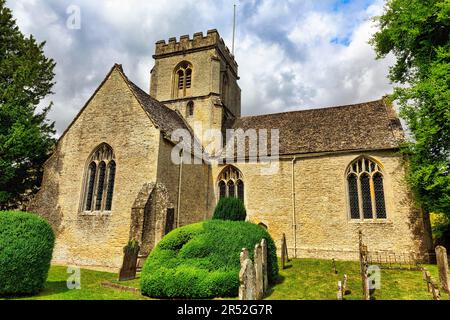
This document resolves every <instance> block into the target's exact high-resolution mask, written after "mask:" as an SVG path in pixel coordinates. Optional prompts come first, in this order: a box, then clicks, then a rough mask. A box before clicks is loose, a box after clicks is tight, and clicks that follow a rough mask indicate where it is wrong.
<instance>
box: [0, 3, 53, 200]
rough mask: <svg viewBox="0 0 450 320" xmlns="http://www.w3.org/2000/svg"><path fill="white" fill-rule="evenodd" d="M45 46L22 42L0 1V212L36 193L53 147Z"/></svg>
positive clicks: (24, 39) (49, 70) (28, 39)
mask: <svg viewBox="0 0 450 320" xmlns="http://www.w3.org/2000/svg"><path fill="white" fill-rule="evenodd" d="M44 45H45V43H37V42H36V40H35V39H34V38H33V36H29V37H25V36H24V35H23V34H22V33H21V32H20V30H19V28H18V27H17V25H16V22H15V20H14V19H13V17H12V14H11V10H10V9H8V8H7V7H6V6H5V0H0V79H1V80H0V208H3V209H9V208H14V207H16V206H17V205H16V204H17V203H18V202H20V201H21V200H22V198H23V197H24V194H25V193H27V192H30V191H31V192H33V191H36V189H37V187H38V186H39V184H40V181H41V176H42V164H43V163H44V161H45V160H46V159H47V157H48V155H49V152H50V151H51V149H52V147H53V146H54V139H53V138H52V135H53V134H54V133H55V131H54V124H53V123H48V121H47V120H46V117H47V114H48V112H49V110H50V107H51V104H50V105H49V106H47V107H46V108H44V109H43V110H42V111H40V112H39V111H38V110H37V107H38V105H39V103H40V101H41V100H42V99H43V98H44V97H45V96H47V95H48V94H49V93H51V88H52V87H53V84H54V83H53V82H52V80H53V77H54V73H53V69H54V67H55V63H54V61H53V60H52V59H47V58H46V57H45V56H44Z"/></svg>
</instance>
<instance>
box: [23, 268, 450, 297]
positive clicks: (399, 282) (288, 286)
mask: <svg viewBox="0 0 450 320" xmlns="http://www.w3.org/2000/svg"><path fill="white" fill-rule="evenodd" d="M336 266H337V271H338V274H335V273H334V272H333V267H332V262H331V261H329V260H315V259H296V260H293V261H291V262H290V263H289V264H288V268H287V269H285V270H280V279H279V281H278V283H277V284H276V285H275V286H274V287H273V288H272V289H271V290H270V291H269V293H268V295H267V298H266V299H269V300H336V295H337V282H338V280H341V279H342V277H343V275H344V274H347V276H348V289H349V290H350V291H351V293H350V294H349V295H346V296H345V299H348V300H360V299H361V297H362V288H361V278H360V275H359V263H358V262H342V261H337V262H336ZM425 267H426V268H427V269H428V270H429V271H430V273H431V276H432V277H433V279H434V280H435V281H437V280H438V271H437V267H436V266H434V265H427V266H425ZM68 276H69V274H67V268H66V267H61V266H52V267H51V269H50V273H49V277H48V280H47V283H46V285H45V289H44V290H43V291H42V292H41V293H40V294H39V295H37V296H34V297H23V298H20V299H33V300H144V299H148V298H146V297H144V296H142V295H140V294H139V293H138V292H128V291H123V290H119V289H114V288H105V287H104V286H102V282H105V281H109V282H111V283H114V284H121V285H125V286H129V287H134V288H139V281H140V279H139V278H138V279H135V280H131V281H124V282H119V281H117V274H114V273H108V272H99V271H92V270H86V269H82V270H81V289H80V290H69V289H67V285H66V281H67V278H68ZM138 277H139V274H138ZM441 296H442V297H441V298H442V299H443V300H445V299H448V296H447V295H446V294H444V293H443V292H441ZM375 299H377V300H431V299H432V295H431V294H430V293H428V292H427V288H426V284H425V282H424V281H423V280H422V272H421V271H400V270H382V273H381V289H380V290H376V291H375Z"/></svg>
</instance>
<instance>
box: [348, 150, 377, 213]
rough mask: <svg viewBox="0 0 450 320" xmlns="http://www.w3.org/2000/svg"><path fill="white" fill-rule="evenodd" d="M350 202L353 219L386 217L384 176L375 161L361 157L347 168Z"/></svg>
mask: <svg viewBox="0 0 450 320" xmlns="http://www.w3.org/2000/svg"><path fill="white" fill-rule="evenodd" d="M346 176H347V190H348V203H349V210H350V218H351V219H373V218H376V219H386V202H385V198H384V183H383V180H384V177H383V172H382V170H381V167H380V165H379V164H378V163H376V162H375V161H373V160H371V159H369V158H365V157H361V158H358V159H357V160H355V161H354V162H352V163H351V164H350V165H349V167H348V169H347V174H346Z"/></svg>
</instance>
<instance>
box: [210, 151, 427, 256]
mask: <svg viewBox="0 0 450 320" xmlns="http://www.w3.org/2000/svg"><path fill="white" fill-rule="evenodd" d="M365 154H366V155H368V156H371V157H373V158H374V159H376V160H377V161H379V162H380V163H381V164H382V165H383V167H384V174H385V184H384V188H385V195H386V207H387V219H386V220H365V221H360V220H351V219H349V214H348V207H347V189H346V188H347V187H346V178H345V172H346V169H347V166H348V165H349V164H350V163H351V162H352V161H353V160H354V159H356V158H357V157H358V156H360V155H361V154H360V153H346V154H335V155H323V156H315V157H301V158H298V159H297V160H296V162H295V165H294V176H295V179H294V181H295V190H294V191H295V224H296V231H294V230H295V229H294V227H293V225H294V223H293V221H294V220H293V200H292V199H293V192H292V191H293V190H292V158H286V159H282V161H281V162H280V167H279V172H278V173H277V174H276V175H272V176H264V175H261V171H260V169H261V167H262V166H263V165H261V164H254V163H247V164H238V165H236V167H237V168H238V169H240V170H241V171H242V173H243V176H244V183H245V205H246V207H247V212H248V218H249V220H250V221H252V222H254V223H264V224H265V225H266V226H268V230H269V232H270V233H271V235H272V236H273V238H274V240H275V241H276V243H277V246H278V248H280V241H281V239H282V234H283V233H285V234H286V236H287V240H288V247H289V255H290V256H291V257H294V256H297V257H311V258H327V259H328V258H337V259H357V258H358V255H357V252H358V231H359V230H362V232H363V234H364V239H365V240H364V241H365V243H367V245H368V247H369V250H373V251H375V250H391V251H394V252H410V251H412V252H417V253H424V252H426V251H427V250H429V244H430V243H429V234H428V233H427V230H426V227H425V225H424V222H423V219H422V216H421V213H420V212H419V211H418V210H416V209H415V208H414V205H413V203H412V200H411V194H410V192H409V191H408V188H407V186H406V183H405V181H404V168H403V165H402V158H401V157H400V156H398V155H396V154H395V152H388V151H386V152H381V151H377V152H370V153H365ZM223 167H224V166H219V167H215V168H213V176H214V179H215V180H214V181H215V194H216V195H217V194H218V190H217V181H216V179H217V176H218V175H219V173H220V172H221V170H222V169H223ZM294 234H295V236H294ZM295 237H296V242H297V243H296V245H295V244H294V239H295ZM295 247H296V250H295ZM295 251H296V252H295Z"/></svg>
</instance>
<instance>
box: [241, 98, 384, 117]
mask: <svg viewBox="0 0 450 320" xmlns="http://www.w3.org/2000/svg"><path fill="white" fill-rule="evenodd" d="M377 102H381V103H384V101H383V99H382V98H381V99H378V100H372V101H367V102H360V103H354V104H347V105H340V106H330V107H319V108H310V109H304V110H292V111H283V112H275V113H267V114H259V115H249V116H241V117H239V118H238V119H243V118H256V117H268V116H278V115H283V114H291V113H300V112H308V111H318V110H328V109H338V108H350V107H356V106H360V105H364V104H374V103H377Z"/></svg>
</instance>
